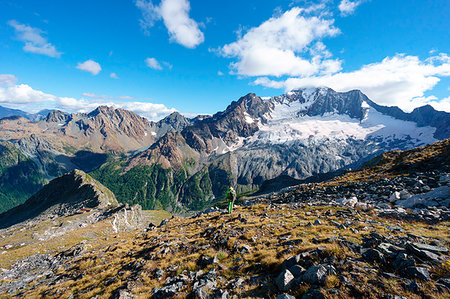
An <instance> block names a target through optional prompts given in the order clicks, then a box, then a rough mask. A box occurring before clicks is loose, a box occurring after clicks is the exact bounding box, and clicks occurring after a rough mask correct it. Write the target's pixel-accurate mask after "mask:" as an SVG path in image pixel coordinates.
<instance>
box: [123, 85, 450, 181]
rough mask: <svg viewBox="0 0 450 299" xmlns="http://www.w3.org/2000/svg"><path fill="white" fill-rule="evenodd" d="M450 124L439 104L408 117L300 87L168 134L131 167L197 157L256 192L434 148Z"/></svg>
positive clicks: (356, 98)
mask: <svg viewBox="0 0 450 299" xmlns="http://www.w3.org/2000/svg"><path fill="white" fill-rule="evenodd" d="M424 120H427V121H424ZM449 126H450V114H449V113H445V112H439V111H436V110H434V109H433V108H432V107H421V108H418V109H416V110H414V111H413V112H412V113H405V112H403V111H401V110H400V109H398V108H396V107H385V106H380V105H377V104H376V103H374V102H372V101H371V100H370V99H369V98H368V97H367V96H365V95H364V94H363V93H361V92H360V91H358V90H353V91H349V92H343V93H341V92H336V91H334V90H332V89H330V88H313V89H299V90H295V91H292V92H289V93H287V94H284V95H281V96H277V97H272V98H261V97H258V96H256V95H255V94H248V95H246V96H244V97H242V98H240V99H239V100H238V101H235V102H232V103H231V104H230V105H229V106H228V108H227V109H226V110H225V111H222V112H218V113H216V114H215V115H213V116H211V117H205V118H201V119H198V120H196V121H194V122H193V124H192V125H190V126H187V127H186V128H184V129H183V130H182V131H181V132H180V133H176V134H173V135H171V136H166V137H165V138H164V142H157V143H155V144H154V145H152V146H151V147H150V148H149V149H148V150H147V151H145V152H143V153H142V154H141V155H137V156H135V157H133V158H131V159H130V163H129V165H130V166H137V165H142V164H154V163H160V164H162V165H164V166H165V167H180V166H182V165H183V163H184V162H183V161H186V160H189V159H191V160H192V159H194V160H195V161H197V163H196V164H195V167H193V168H191V171H192V174H193V173H196V172H197V171H200V170H202V169H205V167H206V168H207V169H211V167H212V166H211V165H213V167H219V168H222V169H226V170H227V172H228V173H229V177H230V180H232V181H234V182H235V183H237V184H238V185H239V186H240V188H241V190H248V189H254V188H257V187H258V186H260V185H261V183H262V182H263V181H265V180H268V179H273V178H276V177H278V176H280V175H289V176H292V177H294V178H296V179H305V178H307V177H310V176H314V175H317V174H321V173H328V172H333V171H336V170H338V169H344V168H349V167H355V166H357V165H359V164H361V163H363V162H364V161H367V160H368V159H370V158H371V157H373V156H375V155H377V154H380V153H381V152H385V151H388V150H395V149H409V148H413V147H416V146H420V145H425V144H429V143H433V142H435V141H437V140H441V139H445V138H448V137H450V132H449V129H448V127H449ZM160 141H161V140H160Z"/></svg>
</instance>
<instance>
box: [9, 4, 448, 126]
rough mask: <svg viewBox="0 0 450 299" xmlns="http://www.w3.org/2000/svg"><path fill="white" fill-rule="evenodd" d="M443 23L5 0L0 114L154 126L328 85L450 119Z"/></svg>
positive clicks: (436, 9) (419, 14)
mask: <svg viewBox="0 0 450 299" xmlns="http://www.w3.org/2000/svg"><path fill="white" fill-rule="evenodd" d="M449 15H450V2H449V1H448V0H433V1H423V0H422V1H419V0H412V1H404V0H394V1H392V0H391V1H384V0H336V1H333V0H325V1H300V0H297V1H295V0H280V1H263V0H245V1H242V0H241V1H235V0H227V1H206V0H203V1H197V0H190V1H189V0H157V1H149V0H137V1H133V0H130V1H126V0H124V1H100V0H97V1H84V0H77V1H71V0H66V1H56V0H53V1H47V0H41V1H20V0H14V1H9V0H4V1H1V2H0V105H2V106H6V107H11V108H19V109H23V110H26V111H31V112H35V111H38V110H40V109H43V108H59V109H62V110H66V111H70V112H76V111H89V110H92V109H93V108H94V107H95V106H96V105H99V104H108V105H113V106H116V107H124V108H126V109H130V110H133V111H135V112H137V113H140V114H141V115H144V116H146V117H148V118H150V119H158V118H161V117H162V116H164V115H166V114H168V113H170V112H172V111H175V110H177V111H180V112H182V113H188V114H189V115H190V114H196V113H214V112H216V111H218V110H223V109H224V108H225V107H226V106H227V105H228V104H229V103H230V102H231V101H232V100H236V99H238V98H239V97H241V96H243V95H245V94H247V93H249V92H255V93H256V94H258V95H260V96H273V95H279V94H281V93H284V92H285V91H288V90H291V89H295V88H301V87H311V86H329V87H332V88H334V89H335V90H338V91H346V90H350V89H361V90H362V91H363V92H365V93H366V94H367V95H368V96H369V97H370V98H371V99H372V100H374V101H375V102H377V103H380V104H384V105H397V106H399V107H401V108H402V109H404V110H406V111H410V110H411V109H413V108H414V107H417V106H421V105H423V104H432V105H433V106H434V107H435V108H437V109H439V110H446V111H450V97H449V94H450V78H449V76H450V58H449V56H448V54H450V53H449V52H450V39H449V36H450V32H449V31H450V21H449V18H448V16H449Z"/></svg>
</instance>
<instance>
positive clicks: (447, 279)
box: [438, 277, 450, 288]
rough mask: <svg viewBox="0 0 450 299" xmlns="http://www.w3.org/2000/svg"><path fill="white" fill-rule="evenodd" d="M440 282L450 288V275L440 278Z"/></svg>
mask: <svg viewBox="0 0 450 299" xmlns="http://www.w3.org/2000/svg"><path fill="white" fill-rule="evenodd" d="M438 282H440V283H442V284H443V285H445V286H446V287H447V288H450V277H442V278H439V279H438Z"/></svg>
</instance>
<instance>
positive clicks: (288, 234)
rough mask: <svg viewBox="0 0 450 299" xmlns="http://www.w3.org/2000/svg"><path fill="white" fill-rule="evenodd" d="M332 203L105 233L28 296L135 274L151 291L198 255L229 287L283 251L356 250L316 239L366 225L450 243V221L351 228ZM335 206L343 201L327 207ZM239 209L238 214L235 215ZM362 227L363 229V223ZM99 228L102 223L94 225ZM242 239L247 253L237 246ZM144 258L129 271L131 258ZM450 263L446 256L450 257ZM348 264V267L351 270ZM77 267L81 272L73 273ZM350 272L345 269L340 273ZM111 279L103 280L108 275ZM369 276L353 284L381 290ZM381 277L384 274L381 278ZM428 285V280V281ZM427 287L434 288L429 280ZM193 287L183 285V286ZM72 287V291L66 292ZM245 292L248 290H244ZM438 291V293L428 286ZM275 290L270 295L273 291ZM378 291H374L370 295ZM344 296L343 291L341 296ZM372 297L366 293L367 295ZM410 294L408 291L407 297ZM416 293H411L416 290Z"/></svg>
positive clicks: (141, 290) (395, 286)
mask: <svg viewBox="0 0 450 299" xmlns="http://www.w3.org/2000/svg"><path fill="white" fill-rule="evenodd" d="M328 209H330V208H326V209H325V208H317V207H314V208H312V207H306V208H304V209H301V210H297V209H291V208H289V206H287V205H279V206H277V207H270V206H267V205H263V204H260V205H255V206H249V207H237V208H236V210H235V211H236V213H235V214H233V215H220V214H219V213H212V214H209V215H202V216H200V217H195V218H178V217H176V218H174V219H172V220H170V221H169V222H168V223H167V224H166V225H165V226H163V227H161V228H157V229H155V230H153V231H150V232H148V233H139V232H132V233H127V234H118V235H117V236H116V237H115V238H114V237H111V236H110V238H108V239H107V240H106V239H105V238H103V239H102V240H101V242H100V241H98V244H95V243H94V242H93V241H91V242H92V243H93V244H92V245H93V246H92V249H91V251H90V252H89V253H87V254H86V255H84V256H83V257H82V259H80V261H78V262H76V263H75V262H74V264H68V265H66V266H65V267H64V268H63V269H61V270H60V272H59V273H58V274H59V275H60V276H61V277H65V278H64V279H62V280H61V281H60V282H58V283H57V284H56V285H52V286H46V285H39V284H38V287H37V288H35V289H33V290H31V289H30V290H28V291H27V292H26V294H25V295H26V296H31V297H39V296H43V295H46V296H49V297H55V296H57V295H58V294H60V293H61V292H64V294H69V295H70V293H74V294H75V292H76V296H77V297H79V298H89V297H90V296H94V295H97V294H102V295H101V296H100V297H101V298H102V297H103V294H107V293H109V292H112V291H114V290H115V289H117V288H119V287H121V286H123V285H125V284H127V283H128V282H129V281H133V283H134V285H135V286H134V287H133V293H134V294H135V295H138V296H142V297H143V298H144V297H148V295H149V292H150V291H151V290H152V289H153V288H155V287H159V286H162V285H164V279H165V277H166V275H170V276H176V275H180V274H182V273H184V274H186V273H187V274H188V273H190V272H191V271H192V272H196V271H199V270H200V269H201V267H200V266H199V264H198V263H197V261H198V260H199V258H200V256H201V255H205V256H209V257H214V256H217V258H218V259H219V261H220V262H219V263H220V265H221V267H222V268H221V270H219V271H220V276H222V277H224V278H225V279H224V281H218V282H217V283H218V288H222V289H223V288H226V284H227V282H228V281H230V280H231V279H236V278H243V279H250V278H251V277H254V276H258V275H260V274H261V273H265V274H267V273H272V274H274V275H275V274H277V273H278V271H279V270H280V268H281V263H282V262H283V260H284V259H285V258H287V257H290V256H292V255H295V254H299V253H301V252H305V251H310V250H314V249H316V248H318V247H319V246H321V247H324V248H325V250H324V251H323V257H322V258H325V257H327V256H328V257H331V256H332V257H335V258H336V259H337V260H338V261H345V260H347V259H349V258H352V259H355V258H356V257H357V256H356V255H355V253H353V252H352V251H350V250H349V249H348V248H347V247H343V246H341V245H340V244H338V243H336V242H325V241H321V242H317V241H316V240H326V239H327V238H329V237H333V236H336V235H337V234H339V235H340V236H341V237H345V238H346V239H347V240H351V241H354V242H356V243H361V239H362V237H363V236H364V235H365V234H368V233H369V232H370V231H377V232H380V233H382V234H384V235H386V234H387V233H389V234H391V235H406V234H407V233H409V232H412V233H414V234H415V235H420V236H423V237H433V238H437V239H440V240H441V241H442V242H444V243H445V244H446V245H448V244H449V243H450V240H449V236H448V234H447V232H448V231H449V228H450V224H449V223H448V222H446V223H440V224H439V225H437V226H434V227H430V226H428V225H425V224H421V223H417V224H416V223H403V222H398V221H397V220H389V219H381V218H377V217H375V216H365V217H364V219H362V220H365V219H366V218H368V219H369V218H370V219H375V220H376V221H377V222H378V223H379V224H376V225H372V224H364V225H361V227H357V228H358V230H359V231H360V233H353V232H352V231H350V230H349V229H345V230H339V229H337V228H336V227H335V226H334V225H332V224H331V223H330V222H331V220H336V221H344V220H345V219H344V218H338V217H337V216H331V217H325V216H324V215H323V213H324V212H325V211H326V210H328ZM331 209H335V210H340V209H342V208H331ZM238 215H240V217H238ZM315 219H320V221H321V222H322V225H318V226H310V227H306V226H305V225H306V223H307V222H313V221H314V220H315ZM387 225H395V226H399V225H400V226H402V227H403V229H405V232H387V231H386V229H385V227H386V226H387ZM364 227H367V231H366V230H363V228H364ZM99 228H101V226H100V227H99ZM298 239H301V240H302V242H300V243H298V242H297V243H296V244H294V245H292V244H291V245H289V243H287V244H285V243H284V242H285V241H289V240H298ZM244 245H247V246H249V248H250V252H246V251H245V250H244V251H242V250H243V249H242V248H243V246H244ZM136 264H141V265H142V266H141V267H140V268H136V269H134V270H133V265H136ZM449 265H450V263H449ZM217 267H218V265H215V264H213V265H210V266H207V267H206V268H204V269H202V270H203V271H204V272H207V271H209V270H210V269H213V268H215V269H217ZM157 269H162V270H164V271H165V273H166V274H165V275H164V276H163V277H161V278H160V279H158V277H156V276H155V272H156V270H157ZM349 271H350V270H349ZM445 271H448V267H447V265H446V264H445V265H443V266H442V267H440V268H439V267H436V268H435V269H433V272H432V275H443V273H445ZM80 273H82V277H83V278H82V279H74V278H76V277H77V276H78V275H79V274H80ZM342 274H343V275H349V272H345V271H344V272H342ZM114 277H115V278H116V281H114V282H112V283H110V284H107V285H105V282H107V281H110V280H111V279H112V278H114ZM371 281H380V279H379V277H378V273H372V272H367V273H361V276H360V277H359V279H358V280H357V281H356V282H357V283H356V284H357V286H356V287H355V288H358V289H360V291H361V292H363V293H364V292H370V293H373V294H378V295H379V296H381V295H382V294H385V292H384V291H382V290H380V289H379V288H380V287H379V286H377V285H376V284H373V283H371ZM382 282H383V283H384V280H383V281H382ZM386 285H387V287H388V288H389V290H390V291H391V292H393V293H396V294H407V293H405V291H404V290H403V289H402V290H400V288H401V283H400V281H399V280H394V281H389V280H387V281H386ZM425 287H426V288H428V286H425ZM429 287H430V292H431V293H432V291H431V290H432V289H431V288H432V286H429ZM189 288H190V286H189V287H187V289H186V290H185V291H188V290H189ZM326 288H338V289H339V290H340V292H341V294H347V293H346V292H348V291H349V290H348V289H342V290H341V288H343V286H342V285H341V284H340V282H339V279H338V277H336V276H329V277H328V278H327V281H326ZM306 289H307V286H305V285H300V286H299V289H298V291H297V293H298V295H301V294H302V293H303V292H304V291H305V290H306ZM69 290H70V291H69ZM254 291H258V286H256V285H248V284H246V286H245V288H244V289H239V290H235V292H236V293H237V294H240V293H245V292H254ZM248 294H250V293H248ZM432 294H436V295H437V293H432ZM271 295H273V294H271ZM374 296H376V295H374ZM344 297H345V296H344ZM369 298H370V297H369ZM408 298H409V297H408ZM413 298H414V297H413Z"/></svg>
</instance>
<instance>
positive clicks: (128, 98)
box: [117, 96, 136, 100]
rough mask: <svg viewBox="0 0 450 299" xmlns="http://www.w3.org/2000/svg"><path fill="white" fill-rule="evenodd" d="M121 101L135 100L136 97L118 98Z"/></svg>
mask: <svg viewBox="0 0 450 299" xmlns="http://www.w3.org/2000/svg"><path fill="white" fill-rule="evenodd" d="M117 98H118V99H120V100H135V99H136V98H135V97H131V96H118V97H117Z"/></svg>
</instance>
